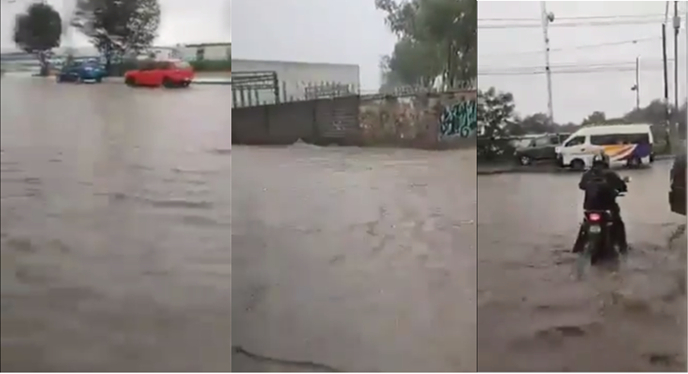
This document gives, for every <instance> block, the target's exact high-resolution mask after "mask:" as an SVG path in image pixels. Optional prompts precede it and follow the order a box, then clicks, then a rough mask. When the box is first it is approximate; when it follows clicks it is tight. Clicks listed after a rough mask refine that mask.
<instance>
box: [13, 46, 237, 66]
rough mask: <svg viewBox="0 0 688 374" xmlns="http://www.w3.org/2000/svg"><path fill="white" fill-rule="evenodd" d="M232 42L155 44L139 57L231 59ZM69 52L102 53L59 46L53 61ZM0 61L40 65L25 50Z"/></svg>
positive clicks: (79, 57)
mask: <svg viewBox="0 0 688 374" xmlns="http://www.w3.org/2000/svg"><path fill="white" fill-rule="evenodd" d="M231 46H232V44H231V43H204V44H188V45H183V44H179V45H176V46H171V47H170V46H153V47H150V48H149V49H148V50H147V51H146V52H144V53H141V54H140V55H139V56H136V57H137V58H144V57H145V58H150V57H153V58H156V59H161V60H167V59H180V60H186V61H195V60H204V59H205V60H230V59H231V56H232V54H231ZM69 54H71V55H72V56H74V58H75V59H76V60H82V59H94V58H96V59H101V60H103V58H102V55H101V53H100V52H99V51H98V50H97V49H96V48H95V47H92V46H86V47H77V48H71V47H59V48H55V49H53V51H52V56H51V63H53V64H58V65H59V64H60V63H61V62H62V61H63V60H64V59H65V58H66V57H67V56H68V55H69ZM0 62H1V63H2V64H3V66H8V67H9V66H17V67H38V66H39V64H38V60H37V59H36V56H35V55H33V54H29V53H26V52H23V51H12V52H3V53H1V54H0Z"/></svg>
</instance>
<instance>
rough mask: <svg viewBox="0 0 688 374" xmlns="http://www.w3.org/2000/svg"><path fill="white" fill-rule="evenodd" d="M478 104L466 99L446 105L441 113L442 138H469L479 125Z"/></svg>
mask: <svg viewBox="0 0 688 374" xmlns="http://www.w3.org/2000/svg"><path fill="white" fill-rule="evenodd" d="M477 109H478V108H477V105H476V102H475V101H473V100H470V101H469V100H465V101H461V102H459V103H456V104H454V105H449V106H445V107H444V109H443V110H442V112H441V114H440V134H439V135H440V138H447V137H456V136H459V137H462V138H468V137H469V136H471V135H472V134H474V133H475V130H476V128H477V126H478V113H477Z"/></svg>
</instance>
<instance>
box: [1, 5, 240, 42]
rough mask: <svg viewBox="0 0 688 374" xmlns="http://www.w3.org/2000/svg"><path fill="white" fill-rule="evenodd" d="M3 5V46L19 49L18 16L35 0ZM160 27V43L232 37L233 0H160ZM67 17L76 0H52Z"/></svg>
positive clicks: (77, 39) (79, 39) (78, 37)
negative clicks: (15, 30)
mask: <svg viewBox="0 0 688 374" xmlns="http://www.w3.org/2000/svg"><path fill="white" fill-rule="evenodd" d="M0 1H1V4H2V9H1V10H0V15H1V17H2V50H3V51H6V50H11V49H15V48H16V47H15V46H14V43H13V42H12V30H13V28H14V16H15V15H16V14H17V13H19V12H22V11H24V10H26V8H27V6H28V5H29V4H30V3H31V2H32V1H31V0H16V1H15V2H14V3H9V2H8V0H0ZM159 1H160V9H161V17H160V18H161V20H160V28H159V29H158V39H157V40H156V42H155V44H156V45H174V44H177V43H203V42H227V41H231V31H230V13H229V4H230V0H199V1H191V0H159ZM48 3H49V4H50V5H52V6H53V7H55V9H56V10H57V11H58V12H60V14H61V15H62V16H63V17H66V16H67V15H68V14H70V13H71V10H72V9H73V7H74V3H75V1H74V0H48ZM63 45H69V46H74V47H76V46H86V45H89V43H88V40H87V39H86V38H84V37H83V36H82V35H81V34H79V33H78V32H74V33H72V38H71V40H70V38H63Z"/></svg>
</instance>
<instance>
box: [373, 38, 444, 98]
mask: <svg viewBox="0 0 688 374" xmlns="http://www.w3.org/2000/svg"><path fill="white" fill-rule="evenodd" d="M433 53H435V51H434V49H433V48H432V47H431V46H428V45H427V44H424V43H420V42H418V41H415V40H412V39H409V38H403V39H401V40H400V41H398V42H397V43H396V45H395V46H394V51H393V52H392V55H391V56H385V57H383V59H382V63H381V64H382V69H383V74H384V77H383V86H386V87H395V86H400V85H404V86H419V87H430V86H432V85H433V84H434V82H435V78H436V77H437V76H438V75H439V74H440V73H441V71H442V66H441V65H440V64H438V63H437V59H433V58H428V56H429V55H432V54H433Z"/></svg>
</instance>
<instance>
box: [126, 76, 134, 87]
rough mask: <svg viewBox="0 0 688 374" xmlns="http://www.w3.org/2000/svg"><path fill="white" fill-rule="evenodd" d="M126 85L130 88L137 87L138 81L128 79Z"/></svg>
mask: <svg viewBox="0 0 688 374" xmlns="http://www.w3.org/2000/svg"><path fill="white" fill-rule="evenodd" d="M124 83H125V84H126V85H127V86H129V87H136V81H135V80H134V78H131V77H127V79H125V80H124Z"/></svg>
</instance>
